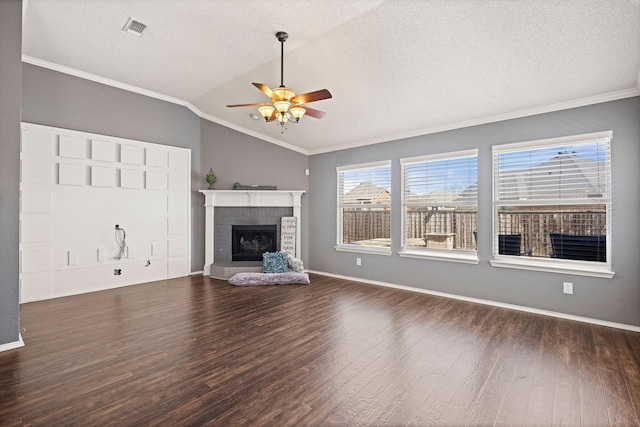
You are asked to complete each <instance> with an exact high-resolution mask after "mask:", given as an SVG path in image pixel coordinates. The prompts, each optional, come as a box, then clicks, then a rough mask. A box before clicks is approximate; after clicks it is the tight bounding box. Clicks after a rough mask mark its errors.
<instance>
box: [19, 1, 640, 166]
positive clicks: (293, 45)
mask: <svg viewBox="0 0 640 427" xmlns="http://www.w3.org/2000/svg"><path fill="white" fill-rule="evenodd" d="M23 1H24V9H25V16H24V29H23V54H24V59H25V61H26V62H32V63H35V64H39V65H44V66H49V67H51V68H53V69H59V70H62V71H66V72H71V73H77V74H78V75H83V76H85V77H89V78H94V79H98V80H99V81H100V79H102V80H103V81H107V80H108V81H112V84H115V85H119V84H121V85H122V87H128V88H131V87H134V88H138V89H139V91H141V92H142V93H155V94H157V96H159V97H161V98H164V99H173V100H175V101H179V102H181V103H183V104H185V105H188V106H189V107H190V108H192V109H193V110H194V111H196V112H198V114H200V115H201V116H202V117H205V118H207V119H210V120H213V121H215V122H218V123H221V124H224V125H226V126H229V127H232V128H234V129H237V130H239V131H242V132H245V133H247V134H250V135H253V136H257V137H259V138H262V139H265V140H267V141H270V142H274V143H276V144H280V145H283V146H287V147H290V148H293V149H296V150H298V151H300V152H304V153H311V154H312V153H319V152H325V151H330V150H335V149H339V148H345V147H351V146H358V145H365V144H370V143H375V142H381V141H386V140H392V139H397V138H401V137H407V136H413V135H420V134H424V133H429V132H434V131H438V130H444V129H450V128H455V127H458V126H463V125H469V124H475V123H483V122H487V121H492V120H497V119H500V118H508V117H516V116H518V115H523V114H530V113H534V112H542V111H552V110H554V109H559V108H564V107H568V106H575V105H583V104H587V103H590V102H596V101H598V100H608V99H618V98H623V97H628V96H635V95H638V94H640V91H639V90H638V88H639V80H640V77H639V76H640V74H639V73H640V1H638V0H590V1H589V0H563V1H550V0H527V1H519V0H511V1H504V0H433V1H428V0H352V1H342V0H305V1H300V0H278V1H269V0H240V1H239V0H114V1H104V0H56V1H53V0H23ZM129 17H131V18H133V19H135V20H138V21H141V22H143V23H145V24H146V25H147V29H146V30H145V32H144V33H143V35H142V37H135V36H131V35H129V34H127V33H126V32H124V31H122V28H123V26H124V25H125V23H126V21H127V19H128V18H129ZM280 30H282V31H286V32H288V33H289V40H288V41H287V42H286V43H285V58H284V60H285V62H284V83H285V85H287V86H289V87H291V88H293V89H295V90H296V91H297V92H298V93H303V92H309V91H313V90H318V89H323V88H326V89H329V90H330V91H331V93H332V94H333V98H332V99H329V100H324V101H319V102H315V103H313V104H310V106H312V107H314V108H316V109H319V110H322V111H325V112H326V113H327V115H326V117H325V118H324V119H322V120H317V119H314V118H311V117H305V118H303V119H302V121H301V123H300V124H297V125H296V124H290V125H288V126H287V128H286V130H284V131H283V129H281V128H280V127H279V126H277V125H276V124H275V123H268V124H267V123H264V122H263V121H255V120H252V119H251V117H250V114H251V113H253V112H255V110H254V109H253V108H234V109H229V108H226V107H225V106H226V104H235V103H253V102H265V101H267V100H268V98H267V97H266V96H265V95H263V94H262V93H261V92H260V91H259V90H257V89H256V88H255V87H253V86H252V85H251V82H259V83H264V84H266V85H268V86H270V87H275V86H278V85H279V84H280V44H279V42H278V41H277V40H276V38H275V33H276V32H277V31H280ZM136 90H137V89H136Z"/></svg>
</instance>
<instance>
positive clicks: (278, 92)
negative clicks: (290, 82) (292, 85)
mask: <svg viewBox="0 0 640 427" xmlns="http://www.w3.org/2000/svg"><path fill="white" fill-rule="evenodd" d="M271 90H272V91H273V94H274V96H275V98H276V99H280V100H286V101H291V98H293V97H294V96H296V93H295V92H294V91H293V89H289V88H288V87H284V86H279V87H274V88H273V89H271Z"/></svg>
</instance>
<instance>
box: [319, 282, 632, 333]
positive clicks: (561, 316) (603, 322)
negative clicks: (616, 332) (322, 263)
mask: <svg viewBox="0 0 640 427" xmlns="http://www.w3.org/2000/svg"><path fill="white" fill-rule="evenodd" d="M307 272H308V273H314V274H320V275H322V276H329V277H335V278H338V279H345V280H353V281H354V282H362V283H368V284H371V285H377V286H385V287H387V288H395V289H402V290H405V291H411V292H419V293H422V294H428V295H435V296H439V297H444V298H452V299H457V300H461V301H467V302H473V303H477V304H484V305H491V306H494V307H501V308H508V309H510V310H518V311H524V312H527V313H533V314H541V315H543V316H551V317H557V318H559V319H567V320H575V321H576V322H583V323H590V324H593V325H599V326H607V327H609V328H616V329H624V330H626V331H632V332H640V326H634V325H627V324H624V323H616V322H609V321H607V320H600V319H592V318H590V317H583V316H575V315H573V314H567V313H560V312H557V311H549V310H541V309H539V308H533V307H527V306H524V305H516V304H508V303H504V302H498V301H491V300H486V299H480V298H471V297H465V296H461V295H455V294H448V293H445V292H438V291H430V290H428V289H422V288H414V287H411V286H405V285H397V284H395V283H387V282H380V281H378V280H369V279H361V278H359V277H350V276H343V275H341V274H333V273H327V272H323V271H314V270H307Z"/></svg>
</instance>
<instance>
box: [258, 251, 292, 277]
mask: <svg viewBox="0 0 640 427" xmlns="http://www.w3.org/2000/svg"><path fill="white" fill-rule="evenodd" d="M262 260H263V267H262V269H263V271H264V272H265V273H286V272H287V253H286V252H265V253H263V254H262Z"/></svg>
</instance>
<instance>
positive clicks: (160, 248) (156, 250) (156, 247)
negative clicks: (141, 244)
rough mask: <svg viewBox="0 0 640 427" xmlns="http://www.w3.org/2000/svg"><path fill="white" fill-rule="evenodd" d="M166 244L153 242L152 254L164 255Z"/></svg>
mask: <svg viewBox="0 0 640 427" xmlns="http://www.w3.org/2000/svg"><path fill="white" fill-rule="evenodd" d="M164 248H165V244H164V243H152V244H151V255H152V256H163V255H164V252H165V250H164Z"/></svg>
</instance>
